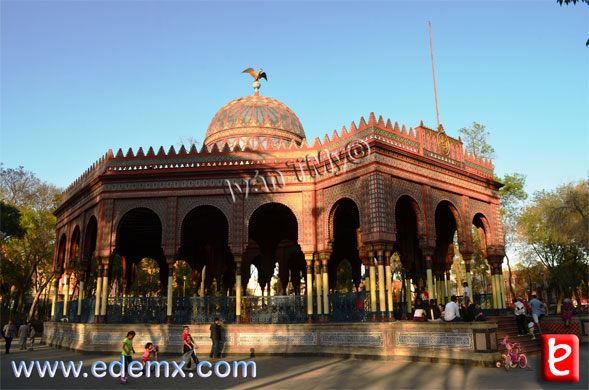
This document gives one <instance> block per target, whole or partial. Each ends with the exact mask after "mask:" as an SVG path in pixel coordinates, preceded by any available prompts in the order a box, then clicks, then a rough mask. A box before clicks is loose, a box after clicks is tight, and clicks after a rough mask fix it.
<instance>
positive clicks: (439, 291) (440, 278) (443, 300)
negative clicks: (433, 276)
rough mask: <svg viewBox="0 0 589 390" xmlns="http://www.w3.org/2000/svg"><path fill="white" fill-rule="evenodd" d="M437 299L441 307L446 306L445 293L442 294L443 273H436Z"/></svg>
mask: <svg viewBox="0 0 589 390" xmlns="http://www.w3.org/2000/svg"><path fill="white" fill-rule="evenodd" d="M437 276H438V299H439V300H440V303H441V304H442V305H444V304H446V300H445V297H444V296H445V295H446V294H445V293H444V273H443V272H440V271H438V275H437Z"/></svg>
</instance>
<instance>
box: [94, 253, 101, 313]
mask: <svg viewBox="0 0 589 390" xmlns="http://www.w3.org/2000/svg"><path fill="white" fill-rule="evenodd" d="M95 295H96V302H95V307H94V322H100V299H101V296H102V264H100V260H98V267H97V268H96V294H95Z"/></svg>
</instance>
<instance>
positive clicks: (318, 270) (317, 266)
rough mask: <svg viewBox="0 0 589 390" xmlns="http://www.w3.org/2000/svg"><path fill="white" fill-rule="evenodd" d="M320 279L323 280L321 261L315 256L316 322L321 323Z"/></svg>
mask: <svg viewBox="0 0 589 390" xmlns="http://www.w3.org/2000/svg"><path fill="white" fill-rule="evenodd" d="M322 278H323V276H322V275H321V259H319V256H317V259H315V287H316V288H317V319H318V321H321V320H322V317H323V310H321V304H322V299H321V292H322V288H321V279H322Z"/></svg>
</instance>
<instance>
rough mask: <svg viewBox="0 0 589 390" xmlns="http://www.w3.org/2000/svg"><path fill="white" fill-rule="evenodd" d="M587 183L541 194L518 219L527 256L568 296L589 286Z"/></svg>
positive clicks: (575, 184)
mask: <svg viewBox="0 0 589 390" xmlns="http://www.w3.org/2000/svg"><path fill="white" fill-rule="evenodd" d="M588 214H589V189H588V182H587V180H584V181H581V182H578V183H570V184H567V185H564V186H561V187H559V188H557V189H556V190H554V191H539V192H537V193H535V194H534V198H533V200H532V202H531V204H530V205H529V206H528V207H526V208H525V210H524V211H523V212H522V214H521V216H520V217H519V219H518V222H519V230H518V233H519V237H520V238H521V240H522V241H523V242H524V243H525V244H526V245H527V247H526V253H527V254H528V255H530V256H531V255H533V256H535V257H536V258H537V259H538V260H539V261H540V262H542V264H544V266H546V267H547V268H548V269H549V270H550V274H551V275H552V282H553V283H554V284H555V285H557V286H559V288H561V291H565V292H567V294H568V292H569V291H570V290H571V289H576V288H577V287H578V286H579V285H580V284H582V285H583V288H586V286H587V280H588V272H589V268H588V265H587V241H586V240H587V230H586V229H587V226H586V224H587V215H588Z"/></svg>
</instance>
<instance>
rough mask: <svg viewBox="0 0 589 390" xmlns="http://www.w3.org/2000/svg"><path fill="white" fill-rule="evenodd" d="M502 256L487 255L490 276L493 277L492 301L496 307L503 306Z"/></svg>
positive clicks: (502, 307)
mask: <svg viewBox="0 0 589 390" xmlns="http://www.w3.org/2000/svg"><path fill="white" fill-rule="evenodd" d="M502 261H503V256H492V257H489V264H490V265H491V275H492V276H491V278H492V279H493V303H494V304H495V305H494V307H495V308H496V309H504V308H505V285H504V282H503V271H502V267H501V264H502Z"/></svg>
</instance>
